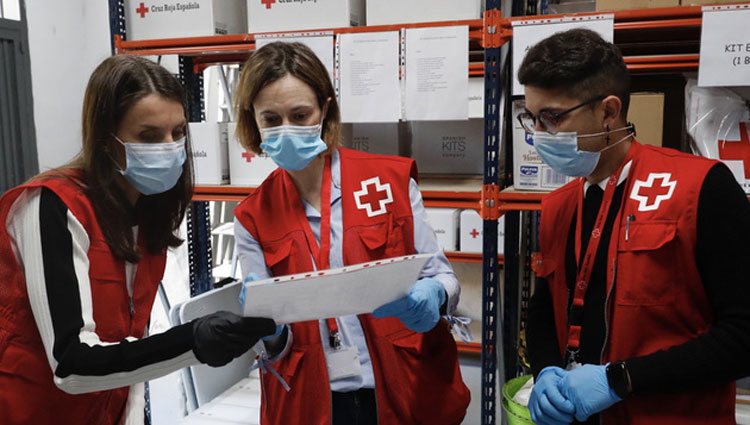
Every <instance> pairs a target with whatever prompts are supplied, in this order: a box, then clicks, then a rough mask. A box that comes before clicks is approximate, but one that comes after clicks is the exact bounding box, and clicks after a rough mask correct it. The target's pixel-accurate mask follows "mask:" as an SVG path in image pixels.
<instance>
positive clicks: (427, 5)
mask: <svg viewBox="0 0 750 425" xmlns="http://www.w3.org/2000/svg"><path fill="white" fill-rule="evenodd" d="M318 1H320V0H318ZM482 4H483V2H482V1H481V0H367V25H390V24H403V23H415V22H437V21H455V20H463V19H479V18H481V17H482Z"/></svg>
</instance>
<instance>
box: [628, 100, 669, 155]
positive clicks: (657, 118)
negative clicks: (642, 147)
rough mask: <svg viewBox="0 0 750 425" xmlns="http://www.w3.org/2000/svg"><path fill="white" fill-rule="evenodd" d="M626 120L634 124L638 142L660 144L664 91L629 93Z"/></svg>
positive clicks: (662, 125)
mask: <svg viewBox="0 0 750 425" xmlns="http://www.w3.org/2000/svg"><path fill="white" fill-rule="evenodd" d="M628 121H630V122H632V123H633V124H635V131H636V139H638V141H639V142H641V143H643V144H646V145H653V146H662V135H663V133H664V93H633V94H631V95H630V107H629V108H628Z"/></svg>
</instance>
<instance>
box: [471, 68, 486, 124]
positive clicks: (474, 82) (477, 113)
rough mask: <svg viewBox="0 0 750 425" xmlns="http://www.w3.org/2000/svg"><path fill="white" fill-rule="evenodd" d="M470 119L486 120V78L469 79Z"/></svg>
mask: <svg viewBox="0 0 750 425" xmlns="http://www.w3.org/2000/svg"><path fill="white" fill-rule="evenodd" d="M469 118H484V78H480V77H474V78H469Z"/></svg>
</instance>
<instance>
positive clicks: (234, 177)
mask: <svg viewBox="0 0 750 425" xmlns="http://www.w3.org/2000/svg"><path fill="white" fill-rule="evenodd" d="M226 129H227V130H226V131H227V132H228V139H229V181H230V183H231V184H232V185H234V186H258V185H260V184H261V183H262V182H263V180H265V179H266V177H268V175H269V174H271V172H272V171H273V170H275V169H276V168H277V166H276V163H275V162H273V160H272V159H271V158H269V157H267V156H265V155H258V154H256V153H255V152H252V151H249V150H245V148H244V147H242V145H240V142H239V140H238V139H237V137H236V134H235V133H236V130H237V123H233V122H232V123H227V125H226Z"/></svg>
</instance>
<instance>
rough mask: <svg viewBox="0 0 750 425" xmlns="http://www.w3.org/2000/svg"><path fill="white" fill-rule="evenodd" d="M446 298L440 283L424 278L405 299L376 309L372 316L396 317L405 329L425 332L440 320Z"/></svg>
mask: <svg viewBox="0 0 750 425" xmlns="http://www.w3.org/2000/svg"><path fill="white" fill-rule="evenodd" d="M447 296H448V295H447V294H446V293H445V287H443V284H442V283H440V282H438V281H437V280H435V279H433V278H430V277H425V278H422V279H419V280H418V281H417V283H415V284H414V286H412V288H411V290H409V293H408V294H407V295H406V296H405V297H403V298H400V299H398V300H396V301H393V302H390V303H388V304H386V305H383V306H380V307H378V308H377V309H376V310H375V311H373V312H372V315H373V316H375V317H378V318H383V317H398V318H399V320H401V322H402V323H403V324H404V326H406V327H407V328H409V329H411V330H413V331H415V332H427V331H429V330H430V329H432V328H434V327H435V325H437V322H438V321H439V320H440V307H441V306H442V305H443V303H444V302H445V298H446V297H447Z"/></svg>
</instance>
